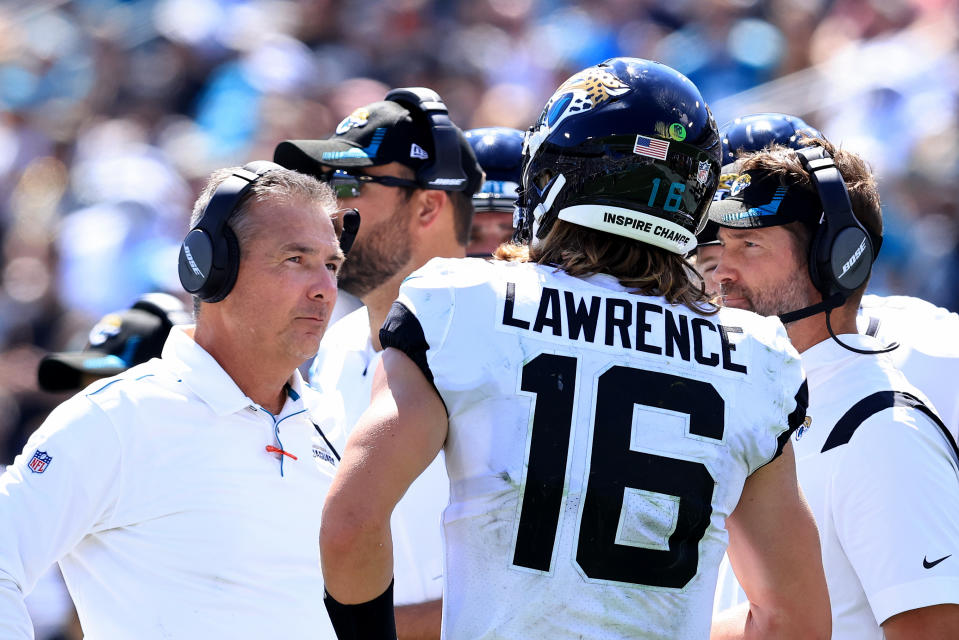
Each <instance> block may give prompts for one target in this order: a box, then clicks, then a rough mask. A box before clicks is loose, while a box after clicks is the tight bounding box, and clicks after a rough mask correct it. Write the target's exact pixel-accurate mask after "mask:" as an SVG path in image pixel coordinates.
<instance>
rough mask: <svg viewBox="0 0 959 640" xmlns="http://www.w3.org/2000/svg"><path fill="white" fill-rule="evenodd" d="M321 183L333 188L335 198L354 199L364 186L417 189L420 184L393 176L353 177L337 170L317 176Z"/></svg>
mask: <svg viewBox="0 0 959 640" xmlns="http://www.w3.org/2000/svg"><path fill="white" fill-rule="evenodd" d="M319 178H320V180H321V181H322V182H326V183H329V185H330V187H332V188H333V192H334V193H336V197H337V198H356V197H358V196H359V195H360V194H361V192H362V189H363V185H364V184H368V183H371V182H373V183H376V184H382V185H384V186H387V187H413V188H419V186H420V184H419V183H418V182H416V181H414V180H406V179H405V178H396V177H394V176H368V175H354V174H352V173H347V172H346V171H343V170H342V169H337V170H336V171H333V172H332V173H324V174H323V175H321V176H319Z"/></svg>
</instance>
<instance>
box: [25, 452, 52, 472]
mask: <svg viewBox="0 0 959 640" xmlns="http://www.w3.org/2000/svg"><path fill="white" fill-rule="evenodd" d="M52 460H53V456H49V455H47V452H46V451H37V452H36V453H34V454H33V457H32V458H30V462H28V463H27V466H28V467H30V471H32V472H34V473H43V472H44V471H46V470H47V466H48V465H49V464H50V462H51V461H52Z"/></svg>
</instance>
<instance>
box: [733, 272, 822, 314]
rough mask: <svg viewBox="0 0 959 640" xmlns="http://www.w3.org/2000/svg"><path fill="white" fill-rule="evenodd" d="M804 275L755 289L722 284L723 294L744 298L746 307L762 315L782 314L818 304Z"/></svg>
mask: <svg viewBox="0 0 959 640" xmlns="http://www.w3.org/2000/svg"><path fill="white" fill-rule="evenodd" d="M807 285H808V282H807V281H806V280H805V279H804V278H802V277H796V278H790V279H788V280H786V281H785V282H781V283H779V284H778V285H776V286H775V287H771V288H767V289H765V290H763V291H754V290H752V289H749V288H746V287H743V286H741V285H732V286H727V285H721V287H720V288H721V290H722V295H723V296H727V295H728V296H730V297H734V298H743V299H745V301H746V309H748V310H749V311H752V312H754V313H758V314H759V315H761V316H766V317H770V316H781V315H782V314H784V313H788V312H790V311H796V310H798V309H803V308H805V307H808V306H811V305H813V304H816V303H817V302H818V300H816V299H815V298H814V294H813V292H812V291H811V289H810V287H809V286H807Z"/></svg>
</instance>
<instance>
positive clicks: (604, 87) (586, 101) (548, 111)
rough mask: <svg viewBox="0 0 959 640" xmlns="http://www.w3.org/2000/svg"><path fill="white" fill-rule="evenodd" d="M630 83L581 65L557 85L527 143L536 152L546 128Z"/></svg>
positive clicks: (622, 91)
mask: <svg viewBox="0 0 959 640" xmlns="http://www.w3.org/2000/svg"><path fill="white" fill-rule="evenodd" d="M629 90H630V86H629V85H628V84H626V83H625V82H623V81H622V80H620V79H619V78H617V77H616V76H615V75H613V74H612V73H610V72H609V71H608V70H606V69H601V68H598V67H590V68H589V69H584V70H583V71H580V72H579V73H577V74H576V75H574V76H572V77H571V78H569V79H568V80H567V81H566V82H564V83H563V84H561V85H559V88H558V89H556V92H555V93H554V94H553V96H552V97H551V98H550V99H549V100H548V101H547V102H546V107H545V108H544V109H543V113H542V115H540V118H539V121H538V122H537V123H536V128H535V130H534V131H533V132H532V134H531V135H530V139H529V141H528V144H529V145H531V147H532V148H531V152H535V150H536V147H538V146H539V143H541V142H542V141H543V140H544V139H545V138H546V136H547V135H549V132H550V131H552V130H553V129H554V128H555V127H556V126H558V125H559V124H560V123H561V122H563V120H565V119H566V118H569V117H570V116H574V115H577V114H580V113H585V112H587V111H590V110H592V109H595V108H596V107H598V106H600V105H601V104H603V103H605V102H608V101H609V100H610V99H611V98H614V97H617V96H621V95H624V94H625V93H627V92H629Z"/></svg>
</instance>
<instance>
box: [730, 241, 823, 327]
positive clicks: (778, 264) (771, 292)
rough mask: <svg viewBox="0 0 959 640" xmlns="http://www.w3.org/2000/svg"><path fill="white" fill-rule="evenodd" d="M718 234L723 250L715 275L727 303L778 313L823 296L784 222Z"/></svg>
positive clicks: (796, 307) (741, 307)
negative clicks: (777, 225)
mask: <svg viewBox="0 0 959 640" xmlns="http://www.w3.org/2000/svg"><path fill="white" fill-rule="evenodd" d="M719 240H720V242H721V243H722V251H721V252H720V257H719V262H718V264H717V265H716V268H715V270H714V271H713V274H712V278H713V280H714V281H715V282H717V283H718V284H719V292H720V295H721V296H722V304H723V306H727V307H736V308H737V309H747V310H749V311H754V312H756V313H758V314H759V315H762V316H776V315H781V314H783V313H786V312H788V311H795V310H797V309H802V308H803V307H808V306H810V305H812V304H815V303H817V302H819V301H820V300H821V296H820V295H819V292H818V291H816V289H815V287H813V285H812V281H811V280H810V279H809V271H808V266H807V263H806V259H805V257H804V256H800V255H799V252H798V250H797V247H796V245H795V241H794V239H793V235H792V234H791V233H790V232H789V231H788V230H787V229H786V228H785V227H765V228H761V229H727V228H723V229H720V230H719Z"/></svg>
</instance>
